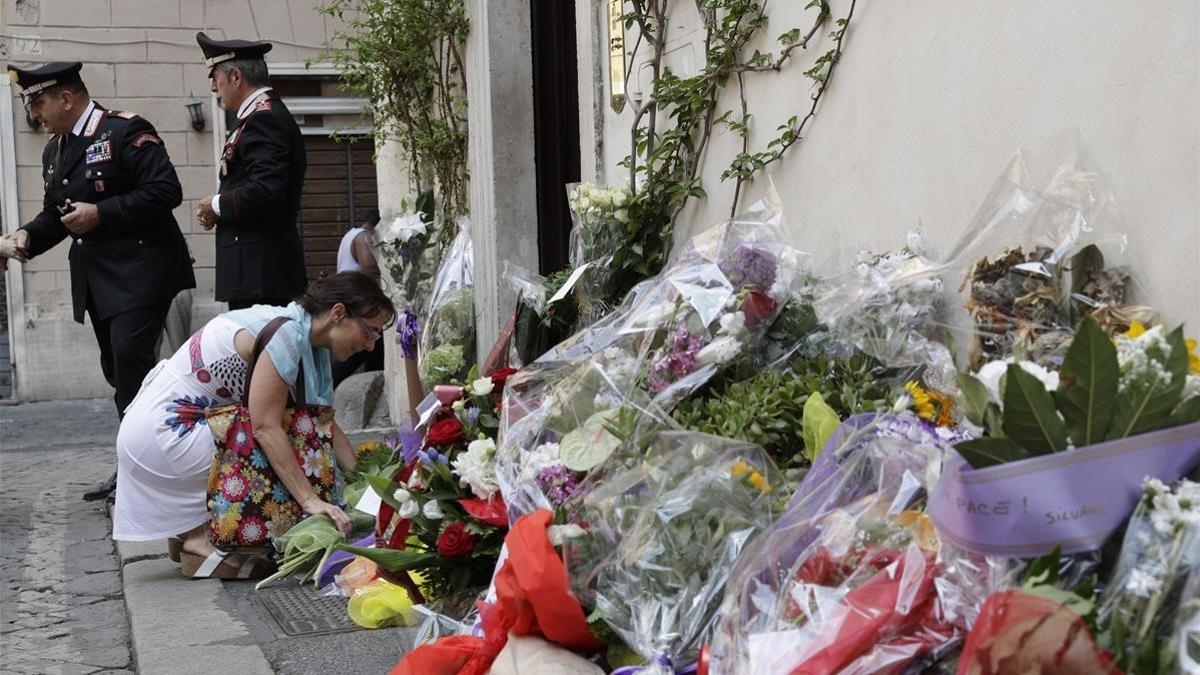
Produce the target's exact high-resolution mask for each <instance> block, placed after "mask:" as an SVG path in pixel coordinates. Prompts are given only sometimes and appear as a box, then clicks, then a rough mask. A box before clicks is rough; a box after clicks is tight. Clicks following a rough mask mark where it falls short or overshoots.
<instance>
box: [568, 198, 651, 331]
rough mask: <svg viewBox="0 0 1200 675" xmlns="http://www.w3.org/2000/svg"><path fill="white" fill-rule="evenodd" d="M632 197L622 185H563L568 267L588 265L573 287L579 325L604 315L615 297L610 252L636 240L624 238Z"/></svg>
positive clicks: (617, 288) (616, 290)
mask: <svg viewBox="0 0 1200 675" xmlns="http://www.w3.org/2000/svg"><path fill="white" fill-rule="evenodd" d="M632 196H633V195H632V192H631V191H630V190H629V188H628V187H626V186H619V187H613V188H603V187H599V186H596V185H592V184H591V183H570V184H568V185H567V205H568V206H569V207H570V209H571V224H572V228H571V242H570V246H571V267H573V268H575V269H579V268H580V267H583V266H585V265H586V266H587V268H588V269H587V270H586V271H585V272H583V273H582V276H580V277H578V281H577V282H576V284H575V288H574V291H575V297H576V298H577V301H578V304H579V309H580V311H579V325H580V326H581V327H582V326H586V325H588V324H590V323H592V322H593V321H595V320H596V319H599V318H600V317H602V316H604V315H605V314H607V313H608V312H609V311H610V310H611V308H612V304H613V303H615V302H616V301H617V300H618V299H619V295H620V292H621V287H620V284H621V283H622V280H621V279H620V278H619V277H618V275H617V273H616V270H614V269H613V267H612V264H611V263H612V256H613V252H614V251H617V250H619V249H620V248H621V247H622V246H627V245H630V244H632V243H636V242H628V241H626V240H625V230H626V226H627V225H628V224H629V211H628V207H629V202H630V200H631V199H632Z"/></svg>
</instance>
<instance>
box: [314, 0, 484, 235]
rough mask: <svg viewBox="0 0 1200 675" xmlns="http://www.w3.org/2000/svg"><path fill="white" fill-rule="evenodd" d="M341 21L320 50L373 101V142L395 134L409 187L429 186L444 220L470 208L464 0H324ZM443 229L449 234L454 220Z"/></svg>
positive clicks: (330, 13) (322, 9)
mask: <svg viewBox="0 0 1200 675" xmlns="http://www.w3.org/2000/svg"><path fill="white" fill-rule="evenodd" d="M319 10H320V12H321V13H323V14H326V15H328V16H331V17H335V18H337V19H339V20H340V21H341V22H342V24H343V26H344V28H342V29H340V30H338V31H337V32H336V33H335V34H334V36H333V38H332V39H331V40H330V41H329V42H328V43H327V44H326V48H325V50H324V52H323V55H322V56H323V57H324V58H327V59H329V60H330V61H331V62H333V63H334V65H336V66H337V67H339V68H340V69H341V72H342V80H343V82H344V83H345V84H346V86H347V87H348V88H349V89H350V91H351V92H353V93H354V94H355V95H358V96H361V97H364V98H367V99H369V100H370V101H371V105H372V108H373V111H374V136H375V140H376V141H377V143H379V142H383V141H391V140H395V141H399V143H400V145H401V146H402V147H403V148H404V151H405V153H406V154H407V158H408V162H409V170H410V174H409V175H410V177H411V180H412V181H413V183H414V188H415V190H414V192H416V193H420V192H423V191H425V190H428V189H433V190H435V192H436V195H437V200H436V201H437V207H438V211H439V213H440V214H441V217H442V221H443V222H449V221H451V220H453V219H454V218H455V217H457V216H460V215H463V214H465V213H466V212H467V211H468V201H467V179H468V174H467V98H466V94H467V82H466V70H465V63H464V60H463V53H464V49H465V46H466V40H467V33H468V31H469V29H470V24H469V21H468V19H467V14H466V7H465V5H464V3H463V0H325V2H324V4H322V5H321V6H320V8H319ZM442 235H443V236H445V237H453V236H454V231H453V228H449V227H443V228H442Z"/></svg>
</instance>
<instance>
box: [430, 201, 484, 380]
mask: <svg viewBox="0 0 1200 675" xmlns="http://www.w3.org/2000/svg"><path fill="white" fill-rule="evenodd" d="M457 226H458V235H457V236H456V237H455V238H454V243H453V244H451V245H450V248H449V250H448V251H447V252H446V257H445V258H444V259H443V260H442V263H441V265H440V266H439V267H438V272H437V278H436V279H435V281H434V285H433V295H432V296H431V298H430V301H429V312H428V316H429V318H428V320H426V322H425V327H424V329H423V330H422V331H421V341H420V345H419V349H418V355H417V356H418V358H417V364H418V367H419V369H420V375H421V382H422V383H423V384H424V385H425V388H426V389H429V388H430V387H432V386H433V385H435V384H439V383H442V382H454V381H462V380H463V378H465V377H466V376H467V371H468V370H470V368H471V365H472V364H473V363H475V294H474V274H473V271H472V270H473V269H474V253H473V248H472V246H471V233H470V231H469V230H468V229H467V224H466V221H465V220H460V221H459V222H458V223H457Z"/></svg>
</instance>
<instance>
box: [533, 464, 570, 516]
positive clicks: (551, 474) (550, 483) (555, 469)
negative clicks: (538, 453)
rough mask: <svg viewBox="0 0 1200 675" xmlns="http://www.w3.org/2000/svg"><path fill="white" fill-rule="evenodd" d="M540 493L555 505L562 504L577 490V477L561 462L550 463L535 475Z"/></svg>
mask: <svg viewBox="0 0 1200 675" xmlns="http://www.w3.org/2000/svg"><path fill="white" fill-rule="evenodd" d="M537 484H538V487H539V488H541V490H542V494H544V495H546V497H547V498H548V499H549V500H550V503H551V504H554V505H555V506H562V505H563V504H565V503H567V500H569V499H570V498H571V497H573V496H575V493H576V492H577V491H578V490H579V478H578V477H576V475H575V474H574V472H572V471H571V470H570V469H568V468H567V467H565V466H563V465H562V464H552V465H550V466H548V467H546V468H544V469H542V470H541V471H539V472H538V475H537Z"/></svg>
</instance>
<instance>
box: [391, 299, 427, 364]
mask: <svg viewBox="0 0 1200 675" xmlns="http://www.w3.org/2000/svg"><path fill="white" fill-rule="evenodd" d="M420 338H421V324H420V322H418V321H417V315H416V314H413V313H412V312H410V311H409V310H407V309H406V310H404V312H403V313H401V314H400V320H399V321H397V322H396V341H397V342H399V343H400V351H402V352H404V358H406V359H415V358H417V341H418V340H420Z"/></svg>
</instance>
